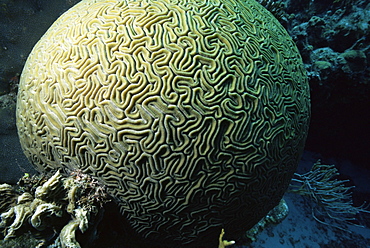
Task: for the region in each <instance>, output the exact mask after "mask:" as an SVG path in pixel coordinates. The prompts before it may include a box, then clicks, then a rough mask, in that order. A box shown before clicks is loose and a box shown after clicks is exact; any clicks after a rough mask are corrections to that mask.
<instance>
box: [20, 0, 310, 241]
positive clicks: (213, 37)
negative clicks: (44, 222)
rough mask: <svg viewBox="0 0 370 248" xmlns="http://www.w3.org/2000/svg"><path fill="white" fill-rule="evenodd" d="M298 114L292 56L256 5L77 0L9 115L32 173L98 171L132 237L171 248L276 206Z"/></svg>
mask: <svg viewBox="0 0 370 248" xmlns="http://www.w3.org/2000/svg"><path fill="white" fill-rule="evenodd" d="M308 119H309V90H308V84H307V80H306V76H305V72H304V69H303V67H302V62H301V58H300V56H299V54H298V51H297V49H296V47H295V45H294V43H293V41H292V40H291V39H290V38H289V36H288V34H287V33H286V31H285V30H284V29H283V27H282V26H281V25H280V24H279V23H278V22H277V21H276V20H275V19H274V18H273V16H272V15H271V14H270V13H268V12H267V11H266V10H265V9H264V8H263V7H262V6H260V5H259V4H257V3H256V2H254V1H252V0H245V1H243V0H240V1H239V0H224V1H220V0H199V1H195V0H190V1H185V0H179V1H177V0H158V1H154V0H153V1H152V0H142V1H118V0H106V1H98V0H95V1H92V0H89V1H88V0H84V1H82V2H80V3H79V4H77V5H76V6H75V7H73V8H72V9H70V10H69V11H67V12H66V13H65V14H64V15H62V16H61V17H60V18H59V19H58V20H57V21H56V22H55V23H54V24H53V25H52V26H51V28H50V29H49V30H48V31H47V33H46V34H45V35H44V36H43V37H42V38H41V40H40V41H39V42H38V43H37V45H36V46H35V48H34V49H33V51H32V53H31V54H30V56H29V58H28V60H27V63H26V66H25V68H24V71H23V73H22V77H21V84H20V89H19V95H18V107H17V125H18V130H19V136H20V139H21V143H22V147H23V149H24V151H25V154H26V156H27V157H29V158H30V160H31V161H32V163H33V164H34V165H35V166H36V167H37V168H38V169H39V170H40V171H50V170H55V169H57V168H65V169H66V168H67V169H70V170H73V169H81V170H82V171H83V172H85V173H89V174H91V175H94V176H95V177H97V178H99V179H100V180H101V181H102V182H103V183H104V184H105V185H107V187H108V190H109V192H110V193H111V195H113V196H114V197H115V198H116V200H117V201H118V203H119V205H120V208H121V210H122V213H123V214H124V215H125V216H127V219H128V221H129V223H130V225H131V226H132V228H133V229H134V230H135V231H137V232H138V233H139V234H140V235H141V236H143V237H145V238H148V239H157V240H163V241H166V242H169V243H172V244H180V245H181V244H187V243H191V242H192V241H194V240H195V241H196V240H197V239H200V240H202V239H203V241H205V239H206V237H208V236H212V235H214V237H215V241H217V237H218V234H219V232H220V230H221V227H224V228H225V230H226V231H227V232H228V233H229V234H233V233H235V234H238V233H240V232H242V231H244V230H246V229H248V228H250V227H251V226H253V225H254V224H255V223H256V222H257V221H258V220H259V219H260V218H261V217H262V216H263V215H265V214H266V213H267V212H268V211H269V210H270V209H271V208H272V207H274V205H276V204H278V203H279V201H280V198H281V197H282V195H283V193H284V191H285V190H286V187H287V186H288V183H289V180H290V178H291V176H292V174H293V172H294V170H295V168H296V165H297V162H298V159H299V157H300V153H301V151H302V149H303V143H304V140H305V137H306V132H307V128H308ZM212 237H213V236H212Z"/></svg>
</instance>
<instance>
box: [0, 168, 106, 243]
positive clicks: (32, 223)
mask: <svg viewBox="0 0 370 248" xmlns="http://www.w3.org/2000/svg"><path fill="white" fill-rule="evenodd" d="M107 201H108V195H107V194H106V193H105V189H104V187H103V186H101V185H100V183H99V182H98V181H97V180H96V179H94V178H92V177H90V176H88V175H86V174H83V173H82V172H80V171H74V172H72V173H71V174H70V175H69V176H64V175H62V174H61V173H60V172H59V171H57V172H56V173H55V174H54V175H53V176H51V177H50V178H48V179H47V178H46V177H45V176H33V177H30V176H29V175H25V176H24V177H23V178H22V179H21V180H20V181H19V182H18V184H17V186H11V185H9V184H1V185H0V213H1V215H0V217H1V222H0V230H2V236H3V238H4V240H9V239H11V238H15V237H16V236H19V235H21V234H23V233H25V232H31V233H32V234H34V236H35V237H36V238H37V239H38V241H39V244H38V246H39V247H41V246H44V245H49V244H53V243H54V246H56V247H80V244H79V242H78V241H77V240H76V233H77V232H81V233H84V232H85V231H86V230H87V229H88V228H89V227H90V224H89V223H90V221H91V220H94V222H95V223H96V222H99V220H100V218H101V217H102V209H103V208H102V206H103V204H104V203H106V202H107Z"/></svg>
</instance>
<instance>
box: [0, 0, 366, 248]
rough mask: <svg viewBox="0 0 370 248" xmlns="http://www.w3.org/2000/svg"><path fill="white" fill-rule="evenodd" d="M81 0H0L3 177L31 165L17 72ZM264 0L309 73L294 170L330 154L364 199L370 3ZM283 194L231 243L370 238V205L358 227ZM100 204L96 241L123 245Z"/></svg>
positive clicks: (112, 217) (10, 178)
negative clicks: (272, 215) (303, 135)
mask: <svg viewBox="0 0 370 248" xmlns="http://www.w3.org/2000/svg"><path fill="white" fill-rule="evenodd" d="M78 2H79V1H77V0H52V1H47V0H0V29H1V32H0V183H9V184H15V183H16V182H17V181H18V180H19V179H20V178H21V177H22V176H24V174H25V173H29V174H35V173H36V171H35V170H34V168H33V167H32V165H31V164H30V162H29V161H28V160H27V158H26V157H25V156H24V154H23V151H22V149H21V146H20V144H19V139H18V135H17V128H16V125H15V123H16V121H15V109H16V95H17V90H18V83H19V78H20V74H21V72H22V69H23V66H24V64H25V61H26V59H27V57H28V55H29V53H30V51H31V49H32V48H33V46H34V45H35V44H36V42H37V41H38V40H39V39H40V37H41V36H42V35H43V34H44V33H45V32H46V30H47V29H48V28H49V27H50V25H51V24H52V23H53V22H54V21H55V20H56V19H57V18H58V17H59V16H60V15H61V14H63V13H64V12H65V11H67V10H68V9H69V8H71V7H72V6H73V5H75V4H76V3H78ZM261 2H262V3H263V4H264V5H265V6H266V7H267V8H268V9H269V10H270V11H271V12H272V13H274V14H275V15H276V16H277V17H278V19H279V21H280V22H281V23H282V24H283V26H284V27H285V28H286V29H287V31H288V33H289V34H290V36H291V37H292V38H293V40H294V42H295V43H296V45H297V47H298V49H299V51H300V53H301V56H302V59H303V63H304V66H305V69H306V70H307V74H308V78H309V85H310V94H311V120H310V127H309V133H308V137H307V141H306V146H305V152H304V154H303V156H302V159H301V161H300V163H299V166H298V169H297V175H305V173H307V172H309V171H310V170H311V168H312V166H313V165H314V164H315V163H316V162H317V161H318V160H321V163H322V164H328V165H331V164H334V165H335V168H336V169H337V170H338V172H339V175H336V176H334V177H333V178H334V179H336V180H339V181H343V182H344V185H345V186H346V187H351V186H352V185H354V186H355V188H351V189H349V192H353V194H352V196H351V197H352V199H353V206H361V205H362V204H363V203H364V202H366V201H367V202H369V201H370V183H369V182H370V167H369V159H370V148H369V147H370V146H369V139H370V111H369V110H370V97H369V95H370V90H369V89H370V85H369V83H370V76H369V75H370V3H368V1H365V0H363V1H355V0H323V1H318V0H317V1H312V0H287V1H269V0H266V1H261ZM295 179H296V180H299V179H300V178H299V176H298V177H297V176H296V177H295ZM293 189H294V188H293ZM293 189H292V191H294V190H293ZM284 199H285V201H286V205H287V206H288V208H289V212H288V214H287V215H286V216H284V217H282V218H281V219H279V220H277V221H274V220H273V221H268V220H266V221H265V222H266V224H261V227H256V231H255V233H248V234H246V235H245V237H244V238H242V239H241V240H238V242H237V243H236V244H235V245H234V246H231V247H267V248H268V247H288V248H289V247H328V248H329V247H359V248H362V247H363V248H365V247H370V214H369V213H367V212H366V204H365V205H364V206H363V208H361V209H362V210H364V211H360V212H359V213H356V214H355V215H354V216H355V217H356V220H350V222H352V223H353V224H359V225H363V227H357V226H354V225H350V224H347V223H345V222H344V221H340V220H339V221H336V220H334V219H333V218H330V217H329V218H327V216H326V217H325V218H323V219H319V220H323V221H322V223H320V221H317V220H315V218H314V217H315V216H316V215H313V214H312V211H313V209H314V208H315V205H314V203H313V199H312V198H310V197H307V196H304V195H300V194H295V193H293V192H287V193H286V195H285V196H284ZM348 199H350V198H348ZM107 209H108V210H107V211H106V214H105V220H103V221H102V222H101V223H100V227H99V228H98V230H99V231H100V233H99V234H97V235H98V236H99V238H98V239H97V240H96V241H95V243H94V247H127V245H126V246H123V245H122V244H123V243H125V242H124V239H125V238H126V239H127V238H128V237H127V236H124V235H123V233H124V232H126V230H125V227H124V226H123V224H122V223H121V222H124V220H122V217H121V216H120V214H119V210H118V209H117V207H116V206H114V204H112V203H110V204H108V206H107ZM352 210H353V209H352ZM344 215H345V214H344ZM352 216H353V215H352ZM245 231H247V230H245ZM225 238H226V239H227V230H226V235H225ZM10 242H13V243H10ZM32 242H34V243H32ZM36 244H37V241H36V240H33V239H32V238H29V237H28V236H27V237H26V238H25V239H18V240H14V241H7V242H4V241H1V242H0V247H32V246H36ZM89 247H90V246H89ZM128 247H133V248H135V245H132V244H130V245H128ZM137 247H138V246H137ZM204 247H206V246H204Z"/></svg>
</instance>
